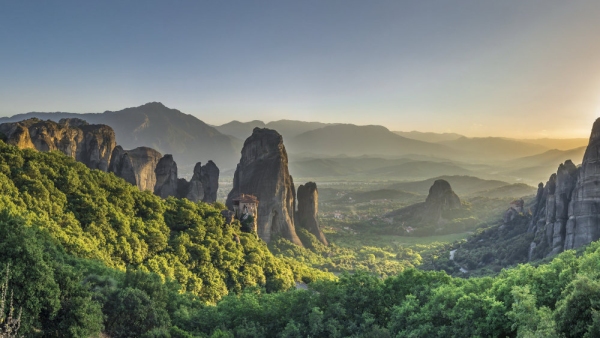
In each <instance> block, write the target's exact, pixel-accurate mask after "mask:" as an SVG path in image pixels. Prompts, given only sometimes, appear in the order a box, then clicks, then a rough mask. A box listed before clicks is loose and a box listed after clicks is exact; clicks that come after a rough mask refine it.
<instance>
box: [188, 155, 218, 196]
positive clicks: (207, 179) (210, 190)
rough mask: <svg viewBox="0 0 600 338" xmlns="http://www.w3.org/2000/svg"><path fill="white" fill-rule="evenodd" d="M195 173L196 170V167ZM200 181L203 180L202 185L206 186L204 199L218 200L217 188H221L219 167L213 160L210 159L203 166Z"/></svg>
mask: <svg viewBox="0 0 600 338" xmlns="http://www.w3.org/2000/svg"><path fill="white" fill-rule="evenodd" d="M195 174H196V170H195V169H194V175H195ZM193 179H194V178H193V177H192V180H193ZM200 182H202V187H203V188H204V198H203V199H202V201H203V202H206V203H214V202H215V201H216V200H217V190H219V168H218V167H217V165H216V164H215V163H214V162H213V161H208V162H207V163H206V164H205V165H203V166H202V170H201V172H200Z"/></svg>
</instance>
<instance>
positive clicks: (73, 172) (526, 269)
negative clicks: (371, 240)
mask: <svg viewBox="0 0 600 338" xmlns="http://www.w3.org/2000/svg"><path fill="white" fill-rule="evenodd" d="M0 191H1V192H2V193H1V195H0V206H1V211H0V267H1V269H2V270H3V272H4V273H5V276H7V278H8V279H7V280H8V283H7V286H8V292H7V293H6V295H5V299H6V300H7V302H8V301H10V300H11V297H12V301H13V303H12V304H13V307H14V308H15V309H16V310H18V309H20V310H22V315H21V328H20V331H19V333H20V334H22V335H24V336H27V337H29V336H48V337H90V336H96V335H98V334H99V333H103V334H105V335H107V336H109V337H307V336H312V337H506V336H509V337H515V336H518V337H596V336H598V334H600V316H598V311H600V307H599V306H598V304H600V282H598V280H599V277H600V272H599V271H600V269H599V267H598V262H600V244H598V243H593V244H591V245H590V246H589V247H588V248H587V250H586V251H585V253H583V254H582V255H581V256H579V257H578V256H577V255H576V253H575V252H574V251H566V252H564V253H562V254H560V255H558V256H557V257H556V258H554V259H553V260H552V261H551V262H550V263H547V264H544V265H540V266H538V267H534V266H532V265H529V264H527V265H520V266H518V267H515V268H512V269H510V270H504V271H502V272H500V273H499V274H498V275H497V276H495V277H483V278H470V279H462V278H452V277H450V276H448V275H447V274H446V273H445V272H435V271H428V272H427V271H419V270H416V269H414V268H408V266H409V265H407V267H406V268H405V269H398V273H396V274H395V275H391V276H390V277H387V278H381V277H380V276H375V275H372V274H370V273H368V272H361V271H355V273H354V274H353V275H342V276H341V277H340V278H339V279H338V278H333V276H332V275H330V274H328V273H322V272H318V271H316V270H313V269H311V268H308V267H307V266H306V265H304V264H303V263H301V262H300V261H299V260H295V259H291V258H278V257H275V256H273V255H272V254H271V253H270V252H269V251H268V249H267V246H266V245H265V244H264V243H263V242H261V241H259V240H258V239H257V238H256V236H255V235H254V234H249V233H243V232H241V231H240V229H239V224H238V223H237V222H235V223H233V224H225V223H224V221H223V218H222V217H221V216H220V208H221V206H219V205H218V204H217V205H213V206H211V205H207V204H204V203H191V202H189V201H187V200H185V199H174V198H169V199H166V200H161V199H160V198H158V197H157V196H154V195H152V194H150V193H149V192H140V191H138V190H137V189H136V188H135V187H133V186H131V185H129V184H127V183H126V182H125V181H123V180H121V179H119V178H117V177H115V176H114V175H112V174H107V173H104V172H101V171H98V170H90V169H88V168H87V167H85V166H84V165H83V164H81V163H77V162H75V161H74V160H72V159H71V158H68V157H66V156H64V155H62V154H60V153H55V152H51V153H41V152H36V151H33V150H19V149H17V148H15V147H12V146H7V145H5V144H4V143H0ZM296 256H297V255H296ZM415 263H417V262H416V261H415ZM298 280H303V281H305V282H311V283H310V284H309V285H308V290H290V289H292V288H293V286H294V282H295V281H298ZM7 304H8V303H7ZM3 315H4V316H3V318H5V317H6V313H4V314H3ZM4 329H5V325H4V324H2V322H0V330H4Z"/></svg>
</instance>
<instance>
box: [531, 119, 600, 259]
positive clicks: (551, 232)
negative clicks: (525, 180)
mask: <svg viewBox="0 0 600 338" xmlns="http://www.w3.org/2000/svg"><path fill="white" fill-rule="evenodd" d="M528 231H529V232H531V233H534V234H535V238H534V240H533V242H532V243H531V249H530V259H539V258H543V257H546V256H552V255H555V254H557V253H559V252H561V251H563V250H568V249H575V248H578V247H580V246H583V245H586V244H589V243H591V242H593V241H595V240H598V239H600V119H598V120H596V122H595V123H594V126H593V128H592V133H591V136H590V142H589V144H588V147H587V149H586V152H585V155H584V157H583V162H582V164H581V167H580V168H577V167H576V166H575V165H574V164H573V162H571V161H570V160H568V161H566V162H565V163H564V164H561V165H560V166H559V168H558V171H557V173H556V174H553V175H552V176H551V177H550V179H549V180H548V182H547V183H546V185H545V186H544V187H543V189H542V187H541V183H540V188H538V194H537V196H536V206H535V211H534V213H533V217H532V220H531V223H530V224H529V228H528Z"/></svg>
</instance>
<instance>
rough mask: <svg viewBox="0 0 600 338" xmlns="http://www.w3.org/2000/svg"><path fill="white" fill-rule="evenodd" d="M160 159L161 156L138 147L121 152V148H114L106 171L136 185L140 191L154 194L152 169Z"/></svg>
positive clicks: (153, 151)
mask: <svg viewBox="0 0 600 338" xmlns="http://www.w3.org/2000/svg"><path fill="white" fill-rule="evenodd" d="M161 157H162V155H161V154H160V153H159V152H158V151H156V150H154V149H152V148H147V147H139V148H135V149H133V150H123V148H122V147H121V146H116V147H115V149H114V150H113V153H112V157H111V161H110V166H109V167H108V171H109V172H113V173H115V175H117V176H119V177H121V178H123V179H124V180H125V181H127V182H129V183H131V184H133V185H137V187H138V188H139V189H140V190H142V191H144V190H149V191H152V192H154V185H155V184H156V174H155V173H154V169H156V165H157V164H158V161H159V160H160V159H161Z"/></svg>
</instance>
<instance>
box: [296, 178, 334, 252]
mask: <svg viewBox="0 0 600 338" xmlns="http://www.w3.org/2000/svg"><path fill="white" fill-rule="evenodd" d="M297 198H298V210H297V211H296V219H295V222H296V226H297V227H302V228H304V229H306V230H308V231H309V232H310V233H311V234H313V235H315V237H316V238H317V239H318V240H319V241H321V243H323V244H325V245H327V239H326V238H325V235H324V234H323V232H322V231H321V228H320V227H319V220H318V218H317V213H318V212H319V205H318V203H319V191H318V190H317V184H316V183H314V182H308V183H306V184H304V185H301V186H299V187H298V194H297Z"/></svg>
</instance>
